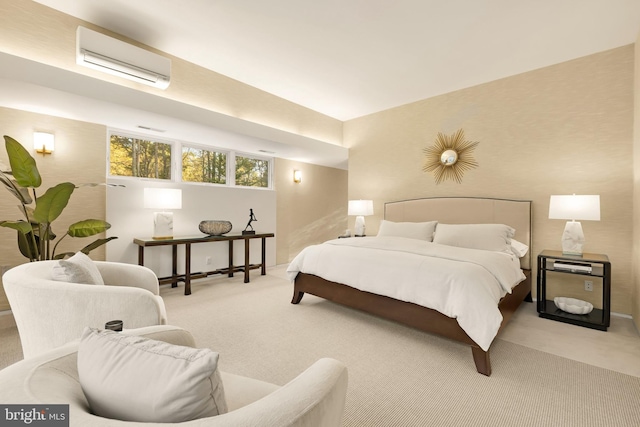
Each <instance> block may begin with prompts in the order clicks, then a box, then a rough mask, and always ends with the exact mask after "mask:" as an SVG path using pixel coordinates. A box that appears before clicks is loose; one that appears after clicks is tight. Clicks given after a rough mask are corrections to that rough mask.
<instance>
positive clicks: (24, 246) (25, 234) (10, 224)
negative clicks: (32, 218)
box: [0, 221, 39, 261]
mask: <svg viewBox="0 0 640 427" xmlns="http://www.w3.org/2000/svg"><path fill="white" fill-rule="evenodd" d="M0 227H6V228H12V229H14V230H16V231H17V232H18V249H20V253H21V254H22V255H23V256H25V257H26V258H29V260H31V261H33V260H36V259H38V241H39V239H38V236H37V235H35V237H34V234H33V229H32V228H31V224H29V223H28V222H26V221H0ZM34 238H35V246H34V242H33V239H34Z"/></svg>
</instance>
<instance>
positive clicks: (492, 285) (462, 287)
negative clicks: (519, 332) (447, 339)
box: [287, 237, 525, 351]
mask: <svg viewBox="0 0 640 427" xmlns="http://www.w3.org/2000/svg"><path fill="white" fill-rule="evenodd" d="M298 272H303V273H308V274H314V275H316V276H319V277H322V278H323V279H326V280H329V281H332V282H337V283H342V284H345V285H348V286H351V287H353V288H356V289H359V290H362V291H367V292H371V293H374V294H378V295H385V296H388V297H391V298H394V299H398V300H402V301H406V302H412V303H415V304H419V305H422V306H424V307H428V308H431V309H434V310H437V311H439V312H440V313H442V314H444V315H446V316H449V317H453V318H456V319H457V321H458V324H459V325H460V327H461V328H462V329H463V330H464V331H465V332H466V333H467V335H469V337H470V338H471V339H473V340H474V341H475V342H476V343H477V344H478V345H479V346H480V347H481V348H482V349H483V350H485V351H486V350H488V349H489V346H490V345H491V342H492V341H493V339H494V338H495V336H496V334H497V333H498V329H499V328H500V324H501V322H502V315H501V314H500V310H499V309H498V302H499V301H500V299H501V298H502V297H503V296H504V295H505V294H506V293H511V290H512V289H513V287H514V286H516V285H517V284H518V283H520V282H521V281H522V280H524V279H525V275H524V273H523V272H522V270H521V269H520V261H519V260H518V259H517V258H516V257H515V256H514V255H511V254H506V253H504V252H492V251H484V250H478V249H466V248H459V247H454V246H446V245H440V244H437V243H432V242H426V241H423V240H418V239H409V238H403V237H362V238H360V237H359V238H350V239H336V240H330V241H328V242H325V243H323V244H320V245H313V246H309V247H307V248H305V249H304V250H303V251H302V252H300V254H298V256H296V257H295V258H294V259H293V261H291V263H290V264H289V267H288V268H287V274H288V277H289V279H290V280H291V281H293V280H294V279H295V277H296V275H297V274H298Z"/></svg>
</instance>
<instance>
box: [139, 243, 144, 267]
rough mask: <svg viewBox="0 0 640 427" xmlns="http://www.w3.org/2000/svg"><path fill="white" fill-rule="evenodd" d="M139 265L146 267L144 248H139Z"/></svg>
mask: <svg viewBox="0 0 640 427" xmlns="http://www.w3.org/2000/svg"><path fill="white" fill-rule="evenodd" d="M138 265H144V246H138Z"/></svg>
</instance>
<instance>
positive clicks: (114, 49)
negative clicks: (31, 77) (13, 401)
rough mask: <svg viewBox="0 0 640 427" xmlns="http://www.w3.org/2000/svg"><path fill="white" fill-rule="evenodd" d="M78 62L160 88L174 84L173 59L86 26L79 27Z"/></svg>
mask: <svg viewBox="0 0 640 427" xmlns="http://www.w3.org/2000/svg"><path fill="white" fill-rule="evenodd" d="M76 35H77V40H76V41H77V46H76V62H77V63H78V64H79V65H82V66H85V67H89V68H93V69H95V70H99V71H102V72H105V73H109V74H112V75H116V76H119V77H123V78H126V79H129V80H133V81H137V82H139V83H143V84H146V85H150V86H154V87H157V88H160V89H166V88H167V87H168V86H169V83H170V74H171V60H169V59H168V58H165V57H163V56H161V55H158V54H155V53H153V52H149V51H148V50H144V49H141V48H139V47H137V46H133V45H131V44H128V43H125V42H123V41H121V40H118V39H114V38H113V37H109V36H106V35H104V34H101V33H98V32H96V31H92V30H89V29H87V28H84V27H78V31H77V34H76Z"/></svg>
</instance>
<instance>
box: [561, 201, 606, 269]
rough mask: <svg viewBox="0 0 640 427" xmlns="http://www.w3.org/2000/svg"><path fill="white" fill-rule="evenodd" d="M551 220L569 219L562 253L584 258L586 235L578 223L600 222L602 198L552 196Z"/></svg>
mask: <svg viewBox="0 0 640 427" xmlns="http://www.w3.org/2000/svg"><path fill="white" fill-rule="evenodd" d="M549 219H568V220H570V221H567V224H566V225H565V227H564V232H563V233H562V253H563V254H565V255H575V256H582V246H583V245H584V233H583V232H582V225H581V224H580V223H579V222H577V221H576V219H579V220H588V221H600V196H576V195H575V194H574V195H572V196H551V200H550V201H549Z"/></svg>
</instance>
